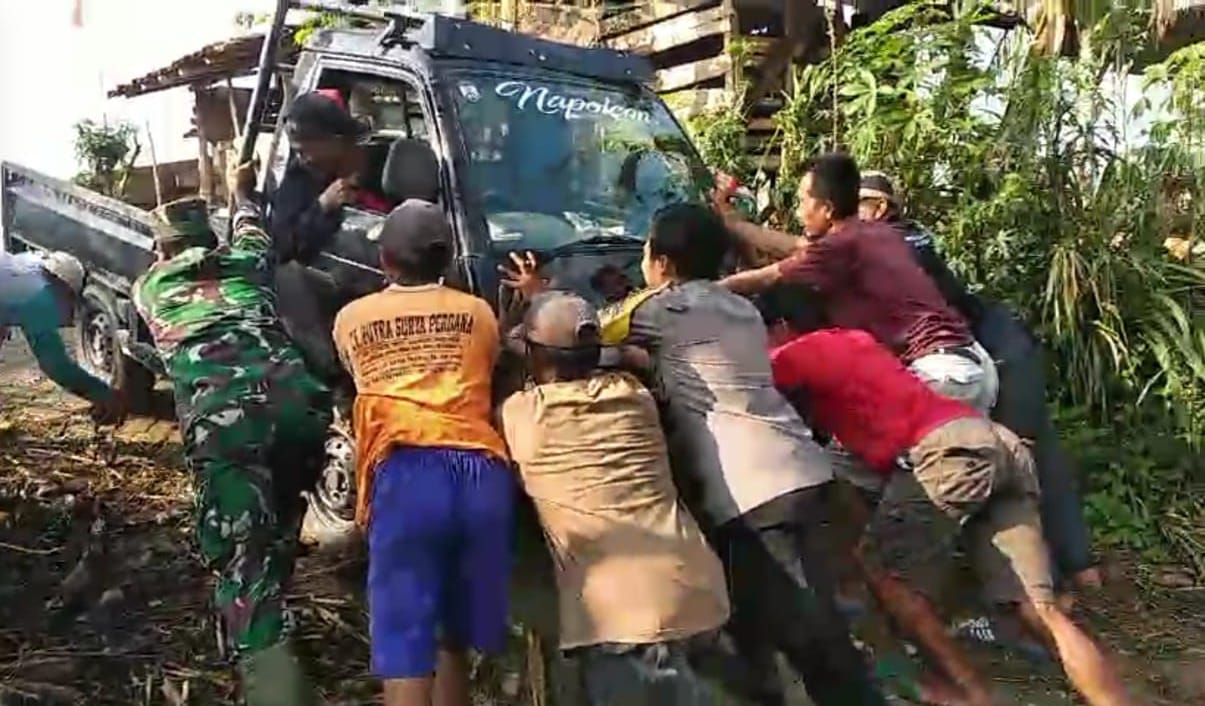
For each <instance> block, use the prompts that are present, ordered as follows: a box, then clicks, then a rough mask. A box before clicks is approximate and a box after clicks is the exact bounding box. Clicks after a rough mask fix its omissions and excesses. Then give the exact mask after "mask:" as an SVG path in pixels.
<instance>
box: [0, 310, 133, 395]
mask: <svg viewBox="0 0 1205 706" xmlns="http://www.w3.org/2000/svg"><path fill="white" fill-rule="evenodd" d="M21 330H22V332H23V333H24V334H25V340H26V341H28V342H29V348H30V350H31V351H33V355H34V358H36V359H37V361H38V367H39V368H41V369H42V372H43V373H45V374H46V377H48V378H50V379H51V380H52V381H54V383H55V384H56V385H58V386H59V387H61V388H63V389H64V390H67V391H68V392H70V393H71V394H73V395H76V396H77V397H82V398H84V399H86V400H88V401H89V402H97V403H105V402H108V401H109V400H110V399H112V397H113V390H112V389H111V388H110V387H109V386H108V385H106V384H105V383H104V381H102V380H101V379H100V378H97V377H95V376H93V375H90V374H89V373H88V371H86V370H84V369H83V368H81V367H80V366H79V364H78V363H76V362H75V361H74V360H72V358H71V356H70V355H69V354H68V353H67V347H66V345H64V343H63V338H62V336H61V335H60V333H59V330H58V329H57V328H54V327H53V326H47V325H41V324H35V323H30V324H27V325H24V326H22V327H21Z"/></svg>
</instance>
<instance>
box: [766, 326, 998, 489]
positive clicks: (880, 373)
mask: <svg viewBox="0 0 1205 706" xmlns="http://www.w3.org/2000/svg"><path fill="white" fill-rule="evenodd" d="M770 363H771V365H772V366H773V369H774V384H775V385H777V386H778V387H779V388H782V389H783V390H786V391H788V392H789V391H791V390H793V389H801V390H802V391H803V394H804V399H805V404H806V405H807V411H808V412H809V414H810V416H811V418H812V422H813V423H814V424H815V425H816V426H818V427H820V428H822V429H824V430H826V431H828V432H829V433H831V434H832V435H833V436H835V437H837V440H838V441H840V442H841V445H842V446H844V447H845V448H846V449H848V450H849V451H851V452H853V454H854V455H856V456H859V457H860V458H862V460H864V461H866V462H867V463H868V464H870V465H871V466H872V467H873V468H874V469H875V470H878V471H880V472H882V473H889V472H890V471H891V469H892V467H893V465H894V463H895V460H896V459H897V458H899V457H900V455H901V454H903V453H905V452H906V451H907V450H908V449H910V448H912V447H913V446H915V445H916V444H917V442H919V441H920V440H921V439H922V438H924V436H925V434H928V433H929V432H931V431H933V430H934V429H936V428H937V427H939V426H941V425H942V424H945V423H946V422H948V421H951V420H953V419H961V418H963V417H977V416H979V413H978V412H976V411H975V410H974V409H973V408H971V407H969V406H967V405H965V404H963V403H961V402H957V401H955V400H951V399H948V398H946V397H942V396H941V395H939V394H937V393H936V392H934V391H933V390H932V389H930V388H929V386H928V385H926V384H925V383H924V382H923V381H922V380H921V379H920V378H918V377H916V376H915V375H913V374H912V373H911V372H910V371H909V370H908V369H907V368H905V367H904V365H903V364H902V363H901V362H900V361H899V359H897V358H896V357H895V356H893V355H892V354H891V352H890V351H888V350H887V349H886V348H884V347H883V346H881V345H879V343H878V342H876V341H875V340H874V339H873V338H871V336H870V334H868V333H866V332H865V331H851V330H848V329H825V330H823V331H816V332H813V333H809V334H805V335H803V336H800V337H799V338H796V339H795V340H793V341H791V342H790V343H787V344H785V345H782V346H779V347H778V348H775V349H774V350H772V351H770Z"/></svg>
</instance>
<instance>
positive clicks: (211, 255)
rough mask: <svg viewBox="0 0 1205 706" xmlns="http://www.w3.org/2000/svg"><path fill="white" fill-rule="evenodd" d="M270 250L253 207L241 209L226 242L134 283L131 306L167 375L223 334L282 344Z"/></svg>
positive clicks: (192, 252)
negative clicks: (182, 355)
mask: <svg viewBox="0 0 1205 706" xmlns="http://www.w3.org/2000/svg"><path fill="white" fill-rule="evenodd" d="M271 244H272V241H271V239H270V238H269V237H268V234H267V233H265V232H264V230H263V228H262V227H261V226H260V221H259V212H258V209H257V208H256V207H255V206H254V205H244V206H243V207H241V208H240V209H239V210H238V211H237V212H236V213H235V214H234V233H233V236H232V238H231V242H230V243H229V244H225V245H220V246H218V247H216V248H201V247H194V248H189V249H187V250H185V251H183V252H181V253H179V254H178V255H176V256H175V257H172V258H171V259H168V260H165V261H161V262H156V263H155V264H153V265H151V267H150V269H149V270H147V271H146V273H145V274H143V275H142V276H141V277H139V278H138V281H137V282H135V283H134V288H133V291H134V306H135V308H137V310H138V313H139V315H140V316H142V318H143V320H144V321H146V323H147V326H148V327H149V328H150V331H151V336H152V337H153V338H154V339H155V347H156V348H157V349H158V352H159V355H160V356H161V357H162V358H163V361H164V364H165V366H166V367H167V369H168V370H169V371H171V370H173V369H175V368H176V366H175V365H173V358H174V357H175V355H176V354H177V353H178V352H181V351H182V349H184V348H191V347H192V344H203V343H206V342H210V341H214V340H217V339H220V338H222V337H223V336H226V335H227V334H233V335H235V336H236V337H237V338H239V339H246V338H249V339H251V340H258V341H263V342H264V344H265V345H266V346H268V347H274V344H275V342H277V341H281V340H287V339H284V338H283V336H284V334H283V328H282V325H281V323H280V319H279V318H278V317H277V314H276V295H275V293H274V292H273V289H272V275H273V265H274V260H273V257H274V256H273V253H272V249H271Z"/></svg>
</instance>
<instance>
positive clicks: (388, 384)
mask: <svg viewBox="0 0 1205 706" xmlns="http://www.w3.org/2000/svg"><path fill="white" fill-rule="evenodd" d="M334 338H335V347H336V348H337V349H338V351H339V357H340V358H341V359H342V360H343V365H344V366H345V367H346V368H347V369H348V370H349V371H351V374H352V377H353V378H354V379H355V382H356V403H355V411H354V414H353V419H352V426H353V430H354V432H355V436H356V491H357V495H356V522H357V523H359V524H360V525H361V526H363V525H364V524H365V523H366V522H367V521H368V501H369V498H371V487H372V486H371V483H372V472H373V469H374V468H376V466H377V464H378V463H380V462H381V460H382V459H384V458H385V456H386V455H387V454H388V453H389V452H390V450H391V449H392V448H393V447H394V446H443V447H450V448H457V449H479V450H482V451H486V452H489V453H492V454H494V455H496V456H498V457H499V458H503V459H506V458H507V454H506V443H505V442H504V441H503V440H502V437H501V435H500V434H499V433H498V432H497V431H495V429H494V428H493V426H491V424H490V418H491V415H490V411H491V410H490V407H491V397H490V383H491V379H492V377H493V372H494V362H495V360H496V358H497V357H498V346H499V341H498V320H497V319H496V318H495V317H494V312H493V311H491V310H490V308H489V305H488V304H486V303H485V301H484V300H482V299H478V298H477V297H474V296H472V295H470V294H465V293H464V292H459V291H457V290H455V289H451V288H449V287H444V286H442V285H436V284H432V285H424V286H420V287H400V286H397V285H391V286H389V287H388V288H386V289H384V290H382V291H380V292H377V293H375V294H369V295H368V296H366V297H361V298H360V299H357V300H356V301H354V302H352V303H350V304H348V305H347V306H345V307H344V308H343V310H342V311H340V312H339V315H338V316H336V317H335V330H334Z"/></svg>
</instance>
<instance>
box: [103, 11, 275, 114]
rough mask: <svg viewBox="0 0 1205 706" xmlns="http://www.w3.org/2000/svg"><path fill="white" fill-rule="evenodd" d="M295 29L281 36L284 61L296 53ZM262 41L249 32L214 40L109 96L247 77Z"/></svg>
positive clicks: (257, 55)
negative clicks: (239, 35)
mask: <svg viewBox="0 0 1205 706" xmlns="http://www.w3.org/2000/svg"><path fill="white" fill-rule="evenodd" d="M293 31H294V30H293V28H286V29H285V33H284V36H283V37H282V39H281V49H282V52H281V60H283V61H289V60H290V58H291V57H292V56H293V55H294V54H296V52H297V46H296V45H295V44H294V43H293ZM263 44H264V35H262V34H249V35H246V36H243V37H236V38H234V39H227V40H223V41H221V42H214V43H213V44H209V45H207V46H204V47H202V48H200V49H198V50H197V51H195V52H193V53H191V54H187V55H185V56H182V57H180V58H179V59H176V60H175V61H173V62H172V63H171V64H169V65H168V66H165V67H163V68H160V69H156V70H154V71H151V72H150V73H148V74H146V75H144V76H140V77H138V78H135V79H133V80H131V81H129V82H128V83H123V84H121V85H119V86H117V87H116V88H114V89H112V90H110V91H109V97H110V98H115V97H118V96H122V97H125V98H133V97H134V96H141V95H145V94H147V93H155V92H157V91H166V90H167V89H169V88H176V87H177V86H190V85H194V84H201V85H205V84H210V83H213V82H215V81H219V80H222V79H226V78H233V77H236V76H244V75H246V74H249V73H252V72H254V71H255V69H256V66H257V64H258V63H259V52H260V48H261V47H262V46H263Z"/></svg>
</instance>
